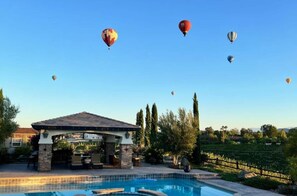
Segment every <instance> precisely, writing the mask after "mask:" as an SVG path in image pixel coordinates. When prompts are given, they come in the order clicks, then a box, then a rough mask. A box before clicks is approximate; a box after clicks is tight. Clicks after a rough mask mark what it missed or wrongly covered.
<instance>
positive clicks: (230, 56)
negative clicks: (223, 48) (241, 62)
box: [227, 55, 235, 63]
mask: <svg viewBox="0 0 297 196" xmlns="http://www.w3.org/2000/svg"><path fill="white" fill-rule="evenodd" d="M227 59H228V61H229V62H230V63H232V62H233V61H234V59H235V58H234V56H232V55H229V56H228V57H227Z"/></svg>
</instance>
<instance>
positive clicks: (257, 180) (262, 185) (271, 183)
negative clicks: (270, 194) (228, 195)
mask: <svg viewBox="0 0 297 196" xmlns="http://www.w3.org/2000/svg"><path fill="white" fill-rule="evenodd" d="M242 183H243V184H245V185H248V186H251V187H255V188H259V189H264V190H272V189H273V190H275V189H277V188H278V186H279V185H281V184H282V183H280V182H278V181H275V180H271V179H269V178H264V177H260V176H256V177H253V178H248V179H245V180H244V181H243V182H242Z"/></svg>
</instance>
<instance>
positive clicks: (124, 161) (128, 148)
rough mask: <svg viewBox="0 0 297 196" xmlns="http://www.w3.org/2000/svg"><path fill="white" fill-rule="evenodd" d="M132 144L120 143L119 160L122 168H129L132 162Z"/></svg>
mask: <svg viewBox="0 0 297 196" xmlns="http://www.w3.org/2000/svg"><path fill="white" fill-rule="evenodd" d="M132 153H133V150H132V144H121V145H120V162H121V168H122V169H131V168H132V166H133V163H132Z"/></svg>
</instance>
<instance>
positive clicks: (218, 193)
mask: <svg viewBox="0 0 297 196" xmlns="http://www.w3.org/2000/svg"><path fill="white" fill-rule="evenodd" d="M106 188H125V192H137V190H138V189H141V188H142V189H150V190H155V191H160V192H163V193H165V194H167V195H168V196H171V195H172V196H182V195H183V196H230V195H233V194H234V193H232V192H230V191H226V190H223V189H219V188H216V187H213V186H209V185H207V184H205V183H202V182H199V181H196V180H191V179H175V178H166V179H134V180H131V181H114V182H101V183H95V184H94V183H92V185H91V186H89V187H88V188H86V186H85V185H84V186H82V188H81V189H80V188H79V186H76V189H75V190H65V189H64V190H55V191H50V192H38V191H36V192H28V193H5V194H0V196H3V195H5V196H83V195H85V196H91V195H94V194H93V193H92V190H95V189H106Z"/></svg>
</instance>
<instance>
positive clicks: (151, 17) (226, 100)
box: [0, 0, 297, 129]
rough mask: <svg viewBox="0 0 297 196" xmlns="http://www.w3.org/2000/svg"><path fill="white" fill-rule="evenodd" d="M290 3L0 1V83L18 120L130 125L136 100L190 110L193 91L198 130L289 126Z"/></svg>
mask: <svg viewBox="0 0 297 196" xmlns="http://www.w3.org/2000/svg"><path fill="white" fill-rule="evenodd" d="M296 10H297V1H295V0H285V1H279V0H261V1H258V0H249V1H246V0H238V1H234V0H199V1H198V0H187V1H184V0H164V1H159V0H150V1H136V0H133V1H132V0H129V1H116V0H109V1H101V0H88V1H83V0H75V1H73V0H59V1H58V0H53V1H46V0H34V1H33V0H31V1H30V0H26V1H22V0H0V24H1V28H0V88H3V90H4V94H5V96H8V97H9V98H10V99H11V101H12V103H13V104H15V105H18V106H19V107H20V113H19V114H18V116H17V119H16V120H17V122H18V123H19V124H20V126H21V127H29V126H30V124H31V123H32V122H37V121H41V120H46V119H49V118H55V117H59V116H64V115H68V114H73V113H78V112H82V111H87V112H91V113H95V114H98V115H102V116H106V117H110V118H114V119H118V120H122V121H126V122H130V123H133V124H134V123H135V115H136V112H137V111H139V110H140V109H141V108H142V109H145V106H146V104H149V105H150V106H151V105H152V104H153V103H156V104H157V107H158V112H159V114H162V113H165V112H166V111H167V110H172V111H174V112H176V111H177V109H178V108H179V107H183V108H186V109H187V110H192V97H193V94H194V92H196V93H197V95H198V100H199V111H200V124H201V128H202V129H204V128H205V127H207V126H212V127H213V128H216V129H219V128H220V127H221V126H222V125H227V126H228V127H229V128H239V129H240V128H242V127H246V128H253V127H260V126H261V125H263V124H267V123H269V124H273V125H275V126H277V127H279V128H281V127H293V126H297V124H296V119H297V102H296V100H297V58H296V54H297V44H296V43H297V12H296ZM183 19H188V20H190V21H191V23H192V29H191V30H190V32H189V33H188V35H187V36H186V37H183V35H182V33H181V32H180V31H179V29H178V23H179V21H181V20H183ZM109 27H111V28H114V29H115V30H116V31H117V32H118V40H117V42H116V43H115V44H114V45H113V46H112V47H111V49H110V50H108V49H107V46H106V45H105V44H104V42H103V41H102V39H101V32H102V30H103V29H105V28H109ZM229 31H236V32H237V33H238V39H237V40H236V41H235V43H233V44H231V43H230V42H229V41H228V39H227V33H228V32H229ZM228 55H234V56H235V61H234V62H233V63H232V64H230V63H229V62H228V61H227V56H228ZM54 74H55V75H56V76H57V80H56V81H52V79H51V76H52V75H54ZM287 77H291V78H292V83H291V84H290V85H288V84H286V83H285V79H286V78H287ZM171 91H174V92H175V96H172V95H171V94H170V92H171Z"/></svg>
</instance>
